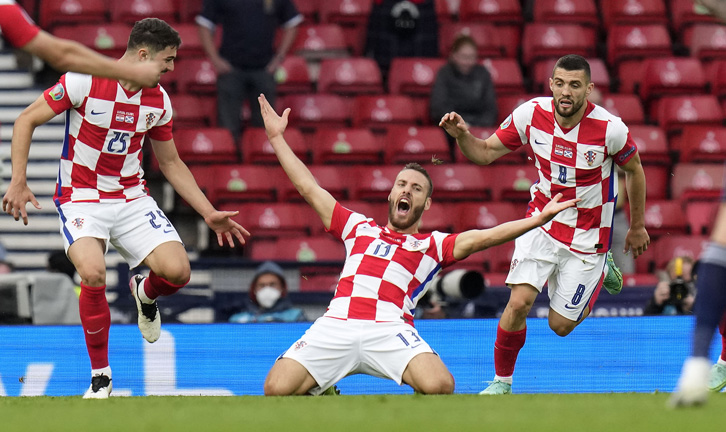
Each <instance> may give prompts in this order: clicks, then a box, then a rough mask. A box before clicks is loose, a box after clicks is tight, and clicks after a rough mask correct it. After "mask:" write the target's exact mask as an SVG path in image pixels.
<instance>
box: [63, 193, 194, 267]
mask: <svg viewBox="0 0 726 432" xmlns="http://www.w3.org/2000/svg"><path fill="white" fill-rule="evenodd" d="M57 210H58V215H59V216H60V222H61V226H60V232H61V236H62V237H63V243H64V246H65V250H66V253H68V248H69V247H70V246H71V245H72V244H73V242H75V241H76V240H78V239H80V238H83V237H94V238H98V239H101V240H103V241H104V242H105V243H106V251H108V243H109V242H110V243H111V244H112V245H113V246H114V247H115V248H116V250H118V252H119V253H120V254H121V256H122V257H123V258H124V260H126V262H127V263H128V264H129V266H130V267H131V268H134V267H137V266H138V265H139V264H141V263H142V262H143V261H144V259H146V257H147V256H149V254H150V253H151V252H152V251H153V250H154V249H155V248H156V247H157V246H159V245H160V244H162V243H166V242H170V241H176V242H179V243H182V241H181V238H180V237H179V234H178V233H177V232H176V230H175V229H174V227H173V226H172V224H171V222H169V219H167V217H166V215H165V214H164V212H163V211H161V209H159V206H158V205H156V201H154V199H153V198H151V197H149V196H147V197H143V198H139V199H135V200H133V201H129V202H122V203H111V204H107V203H72V202H69V203H65V204H62V205H61V206H59V207H57Z"/></svg>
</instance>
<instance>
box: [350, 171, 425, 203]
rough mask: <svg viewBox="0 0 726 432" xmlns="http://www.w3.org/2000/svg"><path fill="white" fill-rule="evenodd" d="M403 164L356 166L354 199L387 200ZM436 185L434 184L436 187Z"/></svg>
mask: <svg viewBox="0 0 726 432" xmlns="http://www.w3.org/2000/svg"><path fill="white" fill-rule="evenodd" d="M402 169H403V165H401V166H396V165H379V166H367V165H361V166H359V167H357V168H356V170H355V172H354V177H355V179H356V181H355V182H353V185H352V187H353V193H352V197H351V198H352V199H355V200H362V201H373V202H378V203H380V202H385V201H386V200H387V199H388V198H387V197H388V194H389V193H390V192H391V188H392V187H393V183H394V182H395V180H396V177H397V176H398V173H399V172H401V170H402ZM435 187H436V185H435V184H434V188H435Z"/></svg>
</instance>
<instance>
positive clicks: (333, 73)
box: [318, 57, 383, 95]
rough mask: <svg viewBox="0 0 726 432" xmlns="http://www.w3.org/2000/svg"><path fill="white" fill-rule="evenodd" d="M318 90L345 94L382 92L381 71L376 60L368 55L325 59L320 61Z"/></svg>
mask: <svg viewBox="0 0 726 432" xmlns="http://www.w3.org/2000/svg"><path fill="white" fill-rule="evenodd" d="M318 91H319V92H321V93H338V94H343V95H355V94H361V93H381V92H382V91H383V80H382V78H381V71H380V69H378V64H377V63H376V62H375V60H373V59H371V58H367V57H357V58H346V59H324V60H323V61H322V62H321V63H320V75H319V77H318Z"/></svg>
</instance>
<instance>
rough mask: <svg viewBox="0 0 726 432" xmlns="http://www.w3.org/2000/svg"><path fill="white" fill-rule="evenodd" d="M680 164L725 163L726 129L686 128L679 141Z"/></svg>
mask: <svg viewBox="0 0 726 432" xmlns="http://www.w3.org/2000/svg"><path fill="white" fill-rule="evenodd" d="M678 143H679V147H678V148H677V149H676V150H678V154H679V158H678V160H679V161H680V162H723V161H724V160H726V127H723V126H686V127H684V128H683V133H682V135H681V136H680V139H679V140H678Z"/></svg>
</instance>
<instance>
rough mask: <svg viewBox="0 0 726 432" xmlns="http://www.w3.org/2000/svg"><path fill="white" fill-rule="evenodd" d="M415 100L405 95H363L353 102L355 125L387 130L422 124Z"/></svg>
mask: <svg viewBox="0 0 726 432" xmlns="http://www.w3.org/2000/svg"><path fill="white" fill-rule="evenodd" d="M421 120H422V119H421V115H420V112H417V111H416V109H415V106H414V103H413V100H412V99H411V98H410V97H408V96H403V95H378V96H370V95H362V96H357V97H356V98H355V100H354V101H353V125H354V126H356V127H371V128H374V129H385V128H386V127H388V126H392V125H395V124H409V125H410V124H417V123H421Z"/></svg>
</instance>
